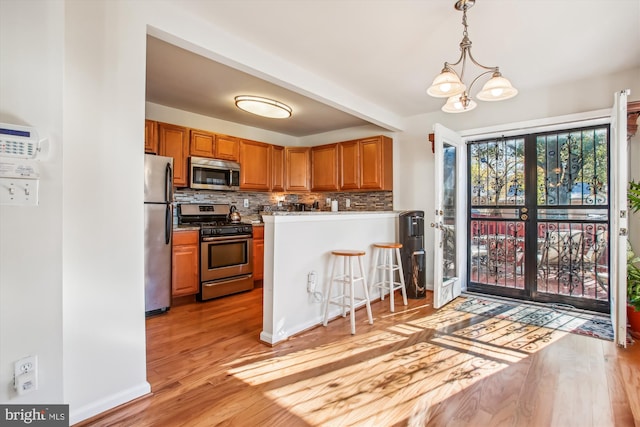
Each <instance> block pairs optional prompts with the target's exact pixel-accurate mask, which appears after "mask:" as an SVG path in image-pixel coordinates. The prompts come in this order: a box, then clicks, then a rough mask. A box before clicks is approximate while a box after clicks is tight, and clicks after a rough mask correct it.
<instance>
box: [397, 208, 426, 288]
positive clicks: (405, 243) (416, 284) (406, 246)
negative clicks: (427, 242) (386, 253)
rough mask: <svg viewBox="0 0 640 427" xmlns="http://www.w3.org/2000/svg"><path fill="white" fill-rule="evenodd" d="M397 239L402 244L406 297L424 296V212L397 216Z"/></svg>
mask: <svg viewBox="0 0 640 427" xmlns="http://www.w3.org/2000/svg"><path fill="white" fill-rule="evenodd" d="M398 221H399V223H398V237H399V242H400V243H402V249H400V256H401V258H402V266H403V270H404V283H405V286H406V288H407V297H409V298H413V299H419V298H424V297H425V296H426V292H425V291H426V283H427V282H426V277H425V262H426V252H425V249H424V211H404V212H401V213H400V215H399V216H398Z"/></svg>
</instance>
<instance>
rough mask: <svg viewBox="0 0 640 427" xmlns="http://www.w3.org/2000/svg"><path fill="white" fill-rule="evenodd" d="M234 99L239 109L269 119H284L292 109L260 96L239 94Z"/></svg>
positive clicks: (289, 114)
mask: <svg viewBox="0 0 640 427" xmlns="http://www.w3.org/2000/svg"><path fill="white" fill-rule="evenodd" d="M234 99H235V102H236V107H238V108H239V109H241V110H244V111H246V112H249V113H252V114H256V115H258V116H262V117H268V118H271V119H286V118H288V117H291V113H292V111H293V110H292V109H291V107H289V106H288V105H287V104H283V103H282V102H280V101H276V100H273V99H269V98H263V97H260V96H252V95H239V96H236V97H235V98H234Z"/></svg>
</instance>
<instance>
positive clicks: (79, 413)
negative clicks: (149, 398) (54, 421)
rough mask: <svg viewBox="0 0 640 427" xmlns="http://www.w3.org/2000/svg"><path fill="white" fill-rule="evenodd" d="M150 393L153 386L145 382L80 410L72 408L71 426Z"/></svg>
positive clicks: (70, 413)
mask: <svg viewBox="0 0 640 427" xmlns="http://www.w3.org/2000/svg"><path fill="white" fill-rule="evenodd" d="M149 393H151V385H150V384H149V383H148V382H147V381H145V382H143V383H142V384H139V385H137V386H135V387H131V388H128V389H126V390H122V391H120V392H118V393H116V394H112V395H111V396H107V397H105V398H103V399H100V400H97V401H95V402H91V403H90V404H88V405H84V406H82V407H80V408H74V407H73V406H71V407H70V408H69V425H73V424H76V423H79V422H80V421H84V420H86V419H88V418H91V417H94V416H96V415H98V414H101V413H102V412H105V411H108V410H109V409H113V408H115V407H116V406H119V405H122V404H123V403H127V402H129V401H131V400H133V399H137V398H138V397H141V396H144V395H145V394H149Z"/></svg>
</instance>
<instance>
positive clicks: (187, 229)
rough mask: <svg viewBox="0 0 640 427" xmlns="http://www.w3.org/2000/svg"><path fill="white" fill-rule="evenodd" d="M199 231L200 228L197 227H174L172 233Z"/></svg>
mask: <svg viewBox="0 0 640 427" xmlns="http://www.w3.org/2000/svg"><path fill="white" fill-rule="evenodd" d="M194 230H200V226H198V225H174V226H173V231H194Z"/></svg>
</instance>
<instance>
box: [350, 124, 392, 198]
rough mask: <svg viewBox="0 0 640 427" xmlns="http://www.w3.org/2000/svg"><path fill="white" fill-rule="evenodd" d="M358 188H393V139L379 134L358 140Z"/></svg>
mask: <svg viewBox="0 0 640 427" xmlns="http://www.w3.org/2000/svg"><path fill="white" fill-rule="evenodd" d="M358 143H359V144H360V189H361V190H387V191H391V190H393V140H392V139H391V138H389V137H387V136H383V135H379V136H374V137H371V138H366V139H360V140H358Z"/></svg>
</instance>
